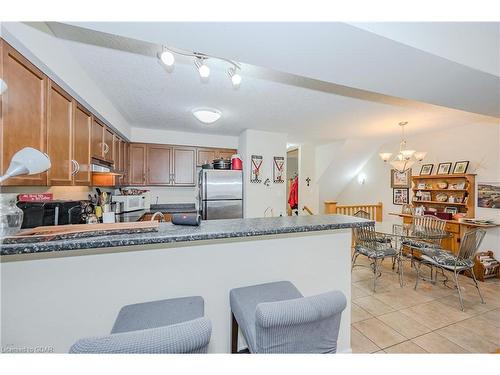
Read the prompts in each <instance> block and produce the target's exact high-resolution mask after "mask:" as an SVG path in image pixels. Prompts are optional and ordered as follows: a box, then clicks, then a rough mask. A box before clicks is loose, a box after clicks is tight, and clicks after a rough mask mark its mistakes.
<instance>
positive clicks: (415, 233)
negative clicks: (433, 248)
mask: <svg viewBox="0 0 500 375" xmlns="http://www.w3.org/2000/svg"><path fill="white" fill-rule="evenodd" d="M375 232H377V233H379V234H383V235H385V236H392V237H404V238H417V239H428V240H439V239H443V238H447V237H450V236H451V233H449V232H446V231H444V230H438V229H430V228H426V227H422V226H418V225H413V224H394V223H391V222H381V223H375Z"/></svg>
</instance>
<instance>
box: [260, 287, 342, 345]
mask: <svg viewBox="0 0 500 375" xmlns="http://www.w3.org/2000/svg"><path fill="white" fill-rule="evenodd" d="M346 305H347V300H346V297H345V295H344V294H343V293H342V292H340V291H333V292H327V293H323V294H318V295H316V296H311V297H302V298H296V299H291V300H285V301H278V302H265V303H260V304H258V305H257V310H256V312H255V341H256V346H257V353H335V352H336V351H337V339H338V336H339V327H340V318H341V314H342V311H344V309H345V307H346Z"/></svg>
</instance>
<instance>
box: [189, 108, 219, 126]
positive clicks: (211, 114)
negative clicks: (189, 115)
mask: <svg viewBox="0 0 500 375" xmlns="http://www.w3.org/2000/svg"><path fill="white" fill-rule="evenodd" d="M193 116H194V117H196V118H197V119H198V120H199V121H201V122H202V123H204V124H213V123H214V122H215V121H217V120H218V119H220V117H221V116H222V114H221V113H220V112H219V111H217V110H215V109H196V110H194V111H193Z"/></svg>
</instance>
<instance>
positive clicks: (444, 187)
mask: <svg viewBox="0 0 500 375" xmlns="http://www.w3.org/2000/svg"><path fill="white" fill-rule="evenodd" d="M437 187H438V188H439V189H446V188H447V187H448V183H447V182H438V183H437Z"/></svg>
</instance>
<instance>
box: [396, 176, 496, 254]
mask: <svg viewBox="0 0 500 375" xmlns="http://www.w3.org/2000/svg"><path fill="white" fill-rule="evenodd" d="M475 179H476V175H474V174H449V175H429V176H412V188H411V190H412V193H413V194H412V197H411V203H412V206H413V208H416V207H418V206H421V205H423V206H424V207H425V209H426V210H429V209H436V210H437V212H444V211H445V208H446V207H456V210H457V212H458V213H460V214H463V215H464V217H466V218H474V215H475V212H474V209H475V201H476V196H475V186H476V181H475ZM450 197H451V198H450ZM396 215H398V216H401V217H402V218H403V222H404V223H408V224H409V223H411V222H412V221H413V215H411V214H404V213H398V214H396ZM494 226H496V225H480V224H469V223H462V222H460V221H458V220H456V219H455V218H454V219H451V220H447V221H446V231H448V232H450V233H451V234H452V237H450V238H447V239H445V240H443V243H442V245H443V248H445V249H447V250H450V251H453V252H454V253H457V252H458V249H459V247H460V238H461V237H462V235H463V234H464V233H465V232H466V231H468V230H470V229H472V228H477V227H483V228H491V227H494Z"/></svg>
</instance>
